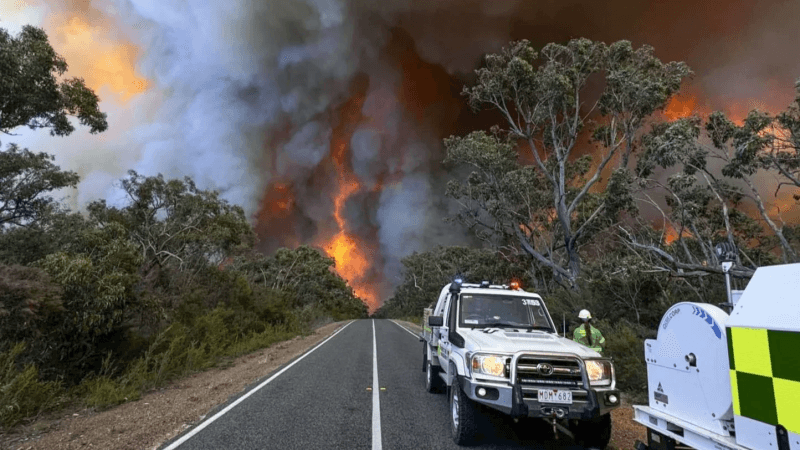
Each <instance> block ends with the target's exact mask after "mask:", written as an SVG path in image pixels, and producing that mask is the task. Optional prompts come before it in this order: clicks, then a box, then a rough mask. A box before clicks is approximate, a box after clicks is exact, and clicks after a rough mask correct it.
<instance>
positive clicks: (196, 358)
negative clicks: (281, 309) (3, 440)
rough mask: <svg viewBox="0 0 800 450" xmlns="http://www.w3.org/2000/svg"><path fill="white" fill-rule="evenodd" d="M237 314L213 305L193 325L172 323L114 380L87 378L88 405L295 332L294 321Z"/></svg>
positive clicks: (110, 402)
mask: <svg viewBox="0 0 800 450" xmlns="http://www.w3.org/2000/svg"><path fill="white" fill-rule="evenodd" d="M240 316H241V312H240V311H235V310H231V309H227V308H216V309H214V310H212V311H210V312H208V313H206V314H203V315H200V316H197V317H195V318H194V319H193V320H192V322H193V323H192V325H191V326H187V325H185V324H183V323H180V322H174V323H173V324H172V325H170V326H169V327H167V328H166V329H165V330H163V331H162V332H161V333H159V334H158V336H157V337H156V338H155V340H154V341H153V343H152V344H151V345H150V347H149V348H148V349H147V351H146V352H145V354H144V355H143V356H142V357H140V358H139V359H137V360H135V361H134V362H133V363H132V364H130V365H129V366H128V369H127V370H126V371H125V373H123V374H122V375H121V376H119V377H117V378H112V377H111V376H109V375H108V374H105V373H101V374H100V375H99V376H95V377H91V378H89V379H87V380H85V381H84V383H83V384H82V386H81V389H80V393H81V395H82V396H83V397H84V399H85V401H86V403H87V404H88V405H89V406H93V407H96V408H106V407H109V406H114V405H117V404H120V403H124V402H125V401H130V400H135V399H138V398H139V396H140V395H141V393H142V392H144V391H147V390H149V389H154V388H157V387H159V386H163V385H165V384H166V383H168V382H169V381H171V380H174V379H176V378H179V377H181V376H184V375H187V374H190V373H193V372H197V371H201V370H204V369H207V368H209V367H213V366H214V365H215V364H217V363H218V362H219V361H220V360H221V359H222V358H224V357H236V356H239V355H242V354H245V353H249V352H252V351H255V350H259V349H261V348H264V347H268V346H270V345H272V344H274V343H275V342H279V341H283V340H287V339H291V338H292V337H294V336H296V335H297V334H299V328H298V327H297V326H296V325H294V324H277V325H275V324H270V323H267V322H263V321H261V322H253V321H251V322H246V321H242V320H240ZM256 330H258V331H256Z"/></svg>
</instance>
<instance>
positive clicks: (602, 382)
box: [421, 280, 620, 449]
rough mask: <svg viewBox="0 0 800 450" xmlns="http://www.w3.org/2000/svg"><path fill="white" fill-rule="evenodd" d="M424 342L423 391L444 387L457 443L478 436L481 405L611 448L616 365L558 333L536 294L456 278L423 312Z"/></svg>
mask: <svg viewBox="0 0 800 450" xmlns="http://www.w3.org/2000/svg"><path fill="white" fill-rule="evenodd" d="M421 338H422V341H423V370H424V371H425V372H426V389H427V390H428V391H429V392H441V391H442V390H446V392H447V394H448V399H449V402H450V408H449V410H450V411H451V416H452V417H451V421H450V425H451V427H450V428H451V434H452V437H453V440H454V441H455V442H456V444H458V445H465V444H469V443H471V442H472V441H473V440H474V438H475V434H476V431H478V430H477V429H476V428H477V426H476V425H477V422H476V419H477V414H478V410H477V409H476V406H477V405H476V403H480V404H483V405H486V406H488V407H490V408H493V409H496V410H498V411H501V412H503V413H505V414H507V415H509V416H511V417H512V418H514V420H515V421H516V420H519V419H520V418H527V417H531V418H542V419H545V420H547V421H548V422H549V423H551V424H552V425H553V430H554V432H556V433H558V431H557V430H561V432H563V433H565V434H568V435H570V436H572V437H573V438H574V439H575V440H576V441H577V442H579V443H581V444H583V445H584V446H585V447H592V448H600V449H602V448H605V447H606V445H607V444H608V441H609V440H610V438H611V416H610V414H609V413H610V412H611V410H612V409H614V408H616V407H618V406H619V402H620V395H619V391H618V390H617V389H616V380H615V378H614V366H613V364H612V363H611V360H609V359H608V358H603V357H601V355H600V354H599V353H597V352H595V351H594V350H591V349H589V348H588V347H585V346H583V345H581V344H578V343H577V342H574V341H572V340H570V339H566V338H564V337H562V336H559V335H558V333H557V331H556V327H555V326H554V324H553V320H552V319H551V317H550V313H549V312H548V311H547V307H546V306H545V304H544V301H543V300H542V298H541V297H540V296H539V295H537V294H534V293H532V292H525V291H523V290H521V289H519V288H518V287H517V286H516V285H515V284H514V283H512V286H511V287H509V286H505V285H502V286H497V285H490V284H489V283H488V282H483V283H481V284H480V285H477V284H462V283H461V281H460V280H456V281H455V282H453V283H450V284H448V285H446V286H445V287H444V288H443V289H442V292H441V294H440V295H439V300H438V301H437V302H436V306H435V307H434V308H433V309H432V310H431V309H430V308H426V309H425V312H424V318H423V332H422V335H421Z"/></svg>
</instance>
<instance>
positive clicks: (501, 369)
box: [472, 355, 507, 377]
mask: <svg viewBox="0 0 800 450" xmlns="http://www.w3.org/2000/svg"><path fill="white" fill-rule="evenodd" d="M472 373H474V374H475V373H480V374H484V375H490V376H493V377H505V376H507V375H506V357H505V356H500V355H474V356H472Z"/></svg>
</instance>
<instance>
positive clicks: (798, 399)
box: [727, 327, 800, 434]
mask: <svg viewBox="0 0 800 450" xmlns="http://www.w3.org/2000/svg"><path fill="white" fill-rule="evenodd" d="M727 331H728V333H727V334H728V359H729V361H728V362H729V363H730V369H731V392H732V394H733V412H734V414H736V415H738V416H742V417H747V418H750V419H753V420H757V421H759V422H763V423H766V424H769V425H773V426H775V425H779V424H780V425H783V427H784V428H786V429H787V430H788V431H791V432H793V433H798V434H800V407H798V405H800V332H796V331H776V330H765V329H757V328H739V327H733V328H731V327H729V328H728V329H727Z"/></svg>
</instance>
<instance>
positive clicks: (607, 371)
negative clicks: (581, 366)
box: [586, 359, 612, 386]
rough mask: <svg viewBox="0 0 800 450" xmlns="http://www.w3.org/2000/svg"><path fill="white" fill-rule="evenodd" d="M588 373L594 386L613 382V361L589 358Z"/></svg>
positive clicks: (590, 382) (587, 363) (587, 362)
mask: <svg viewBox="0 0 800 450" xmlns="http://www.w3.org/2000/svg"><path fill="white" fill-rule="evenodd" d="M586 373H587V374H588V375H589V384H591V385H592V386H608V385H610V384H611V373H612V368H611V361H604V360H596V359H595V360H588V361H586Z"/></svg>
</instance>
